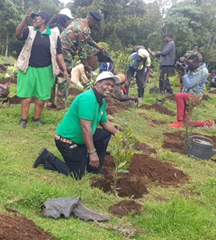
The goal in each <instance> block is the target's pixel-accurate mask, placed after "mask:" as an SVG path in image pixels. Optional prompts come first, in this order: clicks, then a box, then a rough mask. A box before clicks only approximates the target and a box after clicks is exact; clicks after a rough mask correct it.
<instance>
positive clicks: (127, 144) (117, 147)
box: [110, 127, 134, 195]
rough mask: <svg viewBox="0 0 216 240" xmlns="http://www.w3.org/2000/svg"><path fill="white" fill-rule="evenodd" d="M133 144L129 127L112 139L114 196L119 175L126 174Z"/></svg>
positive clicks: (116, 191)
mask: <svg viewBox="0 0 216 240" xmlns="http://www.w3.org/2000/svg"><path fill="white" fill-rule="evenodd" d="M133 144H134V137H133V136H132V134H131V127H127V128H126V129H125V130H124V131H122V132H118V133H117V134H115V136H114V138H113V144H112V146H111V149H110V154H111V155H112V156H113V158H114V162H115V168H114V170H113V181H114V182H113V186H112V191H113V193H114V194H116V195H118V189H117V182H118V179H119V178H120V176H119V173H128V170H127V169H128V167H129V165H130V162H131V159H132V157H133V154H134V150H133V148H132V146H133Z"/></svg>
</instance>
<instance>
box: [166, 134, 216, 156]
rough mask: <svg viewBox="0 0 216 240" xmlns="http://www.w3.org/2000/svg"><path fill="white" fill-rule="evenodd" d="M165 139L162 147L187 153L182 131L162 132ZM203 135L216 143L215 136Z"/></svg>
mask: <svg viewBox="0 0 216 240" xmlns="http://www.w3.org/2000/svg"><path fill="white" fill-rule="evenodd" d="M191 135H197V134H196V133H191ZM164 136H165V139H164V142H163V145H162V147H163V148H167V149H170V150H171V151H172V152H178V153H181V154H188V148H187V146H186V142H185V137H184V134H183V132H175V133H164ZM203 136H204V137H207V138H210V139H211V140H212V141H213V142H214V143H216V136H207V135H203Z"/></svg>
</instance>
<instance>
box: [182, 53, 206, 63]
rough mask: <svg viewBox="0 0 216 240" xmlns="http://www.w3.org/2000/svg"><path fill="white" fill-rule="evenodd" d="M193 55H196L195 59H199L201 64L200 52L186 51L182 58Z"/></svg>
mask: <svg viewBox="0 0 216 240" xmlns="http://www.w3.org/2000/svg"><path fill="white" fill-rule="evenodd" d="M194 54H195V55H197V57H198V58H199V60H200V62H202V60H203V56H202V54H201V53H200V52H197V51H193V50H191V51H187V52H186V53H185V55H184V56H185V57H190V56H191V55H194Z"/></svg>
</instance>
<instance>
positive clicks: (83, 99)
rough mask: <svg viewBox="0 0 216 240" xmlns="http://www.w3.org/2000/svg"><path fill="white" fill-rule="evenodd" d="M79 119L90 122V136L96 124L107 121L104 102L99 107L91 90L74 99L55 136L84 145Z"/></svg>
mask: <svg viewBox="0 0 216 240" xmlns="http://www.w3.org/2000/svg"><path fill="white" fill-rule="evenodd" d="M80 119H85V120H88V121H91V122H92V124H91V130H92V134H94V133H95V131H96V128H97V126H98V123H102V122H107V120H108V117H107V113H106V101H105V100H104V99H102V106H101V107H100V105H99V103H98V102H97V99H96V96H95V93H94V92H93V90H88V91H86V92H84V93H81V94H79V95H78V96H77V97H76V98H75V99H74V101H73V103H72V104H71V106H70V108H69V110H68V112H67V113H66V114H65V116H64V118H63V120H62V122H61V123H60V124H59V125H58V127H57V130H56V131H57V134H58V135H59V136H61V137H63V138H66V139H70V140H71V141H73V142H75V143H77V144H84V139H83V134H82V129H81V123H80Z"/></svg>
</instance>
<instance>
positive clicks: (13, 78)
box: [0, 77, 17, 84]
mask: <svg viewBox="0 0 216 240" xmlns="http://www.w3.org/2000/svg"><path fill="white" fill-rule="evenodd" d="M9 82H10V83H13V84H17V78H16V77H12V78H2V79H0V83H1V84H5V83H9Z"/></svg>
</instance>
